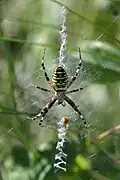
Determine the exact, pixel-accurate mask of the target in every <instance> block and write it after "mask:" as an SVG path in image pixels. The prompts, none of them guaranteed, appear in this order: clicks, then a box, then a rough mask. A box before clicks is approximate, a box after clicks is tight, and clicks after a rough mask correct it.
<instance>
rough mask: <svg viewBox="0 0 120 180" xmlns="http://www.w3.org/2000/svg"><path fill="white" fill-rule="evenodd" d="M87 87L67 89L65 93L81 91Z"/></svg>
mask: <svg viewBox="0 0 120 180" xmlns="http://www.w3.org/2000/svg"><path fill="white" fill-rule="evenodd" d="M85 87H86V86H85ZM85 87H82V88H78V89H73V90H71V91H66V92H65V94H70V93H73V92H77V91H81V90H83V89H84V88H85Z"/></svg>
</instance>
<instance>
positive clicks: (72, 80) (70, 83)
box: [67, 48, 82, 88]
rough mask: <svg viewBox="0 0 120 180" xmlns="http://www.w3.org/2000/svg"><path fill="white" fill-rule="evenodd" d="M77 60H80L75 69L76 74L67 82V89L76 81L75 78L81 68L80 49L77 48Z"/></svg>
mask: <svg viewBox="0 0 120 180" xmlns="http://www.w3.org/2000/svg"><path fill="white" fill-rule="evenodd" d="M79 59H80V61H79V64H78V67H77V69H76V72H75V74H74V76H73V77H72V79H71V81H70V82H69V84H68V86H67V88H69V87H70V86H71V85H72V83H73V82H74V81H75V80H76V78H77V76H78V74H79V71H80V67H81V64H82V58H81V52H80V48H79Z"/></svg>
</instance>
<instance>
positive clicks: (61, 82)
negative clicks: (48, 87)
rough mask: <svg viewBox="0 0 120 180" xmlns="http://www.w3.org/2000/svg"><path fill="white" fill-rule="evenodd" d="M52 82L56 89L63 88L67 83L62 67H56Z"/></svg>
mask: <svg viewBox="0 0 120 180" xmlns="http://www.w3.org/2000/svg"><path fill="white" fill-rule="evenodd" d="M52 82H54V83H55V84H56V87H57V88H65V87H66V85H67V83H68V76H67V73H66V71H65V70H64V68H63V67H62V66H58V67H57V68H56V69H55V71H54V72H53V75H52Z"/></svg>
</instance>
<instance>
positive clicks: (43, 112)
mask: <svg viewBox="0 0 120 180" xmlns="http://www.w3.org/2000/svg"><path fill="white" fill-rule="evenodd" d="M56 100H57V97H56V96H54V97H53V98H52V99H51V101H50V102H49V103H47V104H46V106H45V107H44V108H43V109H42V110H41V111H40V113H38V114H37V115H36V116H34V117H32V118H30V117H28V119H30V120H36V119H37V118H39V117H41V120H40V122H39V125H40V126H41V125H42V122H43V119H44V116H45V115H46V114H47V112H48V111H49V110H50V109H51V107H52V106H53V104H54V103H55V102H56Z"/></svg>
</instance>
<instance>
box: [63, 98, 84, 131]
mask: <svg viewBox="0 0 120 180" xmlns="http://www.w3.org/2000/svg"><path fill="white" fill-rule="evenodd" d="M65 101H66V102H67V103H68V104H69V105H70V106H71V107H72V108H73V109H74V110H75V111H76V112H77V113H78V114H79V115H80V118H81V119H82V120H83V121H84V125H85V127H86V129H87V122H86V120H85V119H84V116H83V115H82V113H81V112H80V111H79V109H78V106H76V104H75V103H74V102H73V101H72V100H71V99H70V98H69V97H68V96H65Z"/></svg>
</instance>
